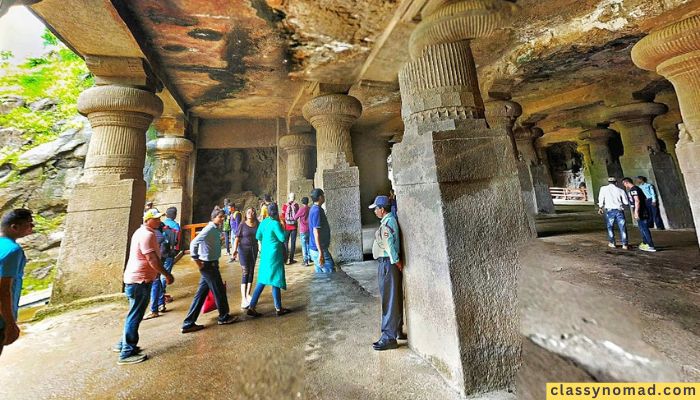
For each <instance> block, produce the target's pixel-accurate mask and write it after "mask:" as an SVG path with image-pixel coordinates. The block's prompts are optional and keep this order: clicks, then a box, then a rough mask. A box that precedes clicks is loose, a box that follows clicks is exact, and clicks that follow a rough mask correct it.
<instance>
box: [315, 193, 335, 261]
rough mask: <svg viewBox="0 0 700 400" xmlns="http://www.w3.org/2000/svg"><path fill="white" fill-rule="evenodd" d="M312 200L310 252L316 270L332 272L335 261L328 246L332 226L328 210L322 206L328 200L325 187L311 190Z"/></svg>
mask: <svg viewBox="0 0 700 400" xmlns="http://www.w3.org/2000/svg"><path fill="white" fill-rule="evenodd" d="M311 201H313V202H314V205H313V206H311V209H310V210H309V233H310V237H309V254H310V255H311V259H312V260H313V262H314V264H315V265H316V272H319V273H321V272H325V273H331V272H334V271H335V263H334V262H333V257H331V252H330V251H328V246H330V244H331V227H330V225H328V218H326V212H325V211H323V208H321V206H322V205H323V203H325V202H326V195H325V193H323V189H319V188H316V189H314V190H312V191H311Z"/></svg>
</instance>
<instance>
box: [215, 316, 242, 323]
mask: <svg viewBox="0 0 700 400" xmlns="http://www.w3.org/2000/svg"><path fill="white" fill-rule="evenodd" d="M236 321H238V317H236V316H234V315H231V314H229V315H228V316H226V318H225V319H224V320H223V321H221V320H219V321H217V324H219V325H229V324H232V323H234V322H236Z"/></svg>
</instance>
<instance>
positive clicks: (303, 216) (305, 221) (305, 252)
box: [294, 197, 311, 267]
mask: <svg viewBox="0 0 700 400" xmlns="http://www.w3.org/2000/svg"><path fill="white" fill-rule="evenodd" d="M294 219H295V220H297V221H298V223H299V238H300V240H301V255H302V257H303V258H304V266H305V267H308V266H309V263H310V262H311V256H310V255H309V198H308V197H302V198H301V206H300V207H299V211H297V213H296V214H294Z"/></svg>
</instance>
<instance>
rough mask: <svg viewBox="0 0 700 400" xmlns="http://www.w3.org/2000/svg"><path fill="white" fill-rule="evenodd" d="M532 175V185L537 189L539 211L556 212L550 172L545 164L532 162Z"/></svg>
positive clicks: (545, 212) (536, 197) (536, 196)
mask: <svg viewBox="0 0 700 400" xmlns="http://www.w3.org/2000/svg"><path fill="white" fill-rule="evenodd" d="M530 176H531V177H532V187H533V189H534V190H535V204H536V207H537V212H538V213H542V214H554V201H553V200H552V194H551V193H550V192H549V178H548V177H549V173H548V171H547V166H546V165H545V164H531V165H530Z"/></svg>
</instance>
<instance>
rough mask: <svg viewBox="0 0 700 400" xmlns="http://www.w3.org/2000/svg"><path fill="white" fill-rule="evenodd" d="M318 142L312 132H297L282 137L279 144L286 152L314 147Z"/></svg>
mask: <svg viewBox="0 0 700 400" xmlns="http://www.w3.org/2000/svg"><path fill="white" fill-rule="evenodd" d="M315 144H316V142H315V140H314V137H313V135H312V134H310V133H295V134H291V135H284V136H282V137H280V141H279V146H280V148H281V149H282V150H284V151H286V152H290V151H295V150H303V151H307V150H308V149H310V148H312V147H314V145H315Z"/></svg>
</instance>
